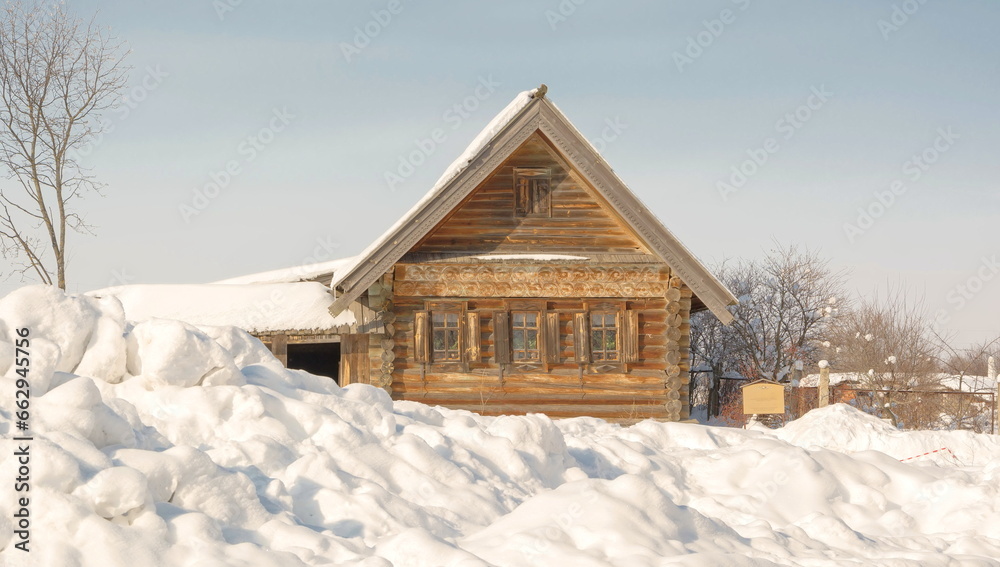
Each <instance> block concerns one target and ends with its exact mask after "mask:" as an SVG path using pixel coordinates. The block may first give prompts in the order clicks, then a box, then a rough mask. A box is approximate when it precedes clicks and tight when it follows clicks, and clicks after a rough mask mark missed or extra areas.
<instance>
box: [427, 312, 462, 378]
mask: <svg viewBox="0 0 1000 567" xmlns="http://www.w3.org/2000/svg"><path fill="white" fill-rule="evenodd" d="M424 311H426V313H427V330H426V332H427V363H428V364H430V365H432V367H434V368H435V369H437V370H440V371H443V372H467V371H468V369H469V360H468V359H469V357H468V355H467V353H466V349H467V348H468V346H469V345H468V338H467V337H466V334H467V332H468V325H469V318H468V313H469V311H468V302H466V301H425V302H424ZM440 314H443V315H445V320H446V321H447V317H448V316H449V315H454V316H455V319H456V321H457V326H455V327H446V328H444V329H443V330H445V331H448V330H454V331H455V333H456V334H457V339H458V349H457V353H458V358H446V359H441V358H438V356H436V353H437V351H435V349H434V335H435V333H436V332H438V331H440V330H442V328H440V327H435V326H434V317H435V315H440ZM446 338H447V334H446ZM446 350H447V351H450V350H452V349H446Z"/></svg>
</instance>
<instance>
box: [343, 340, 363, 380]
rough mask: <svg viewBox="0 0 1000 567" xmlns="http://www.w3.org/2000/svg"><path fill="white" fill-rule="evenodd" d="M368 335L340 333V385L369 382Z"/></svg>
mask: <svg viewBox="0 0 1000 567" xmlns="http://www.w3.org/2000/svg"><path fill="white" fill-rule="evenodd" d="M369 336H370V335H342V336H341V338H340V385H341V386H346V385H348V384H367V383H368V382H370V381H371V380H370V378H371V377H370V376H369V368H370V366H371V362H370V359H369V358H368V337H369Z"/></svg>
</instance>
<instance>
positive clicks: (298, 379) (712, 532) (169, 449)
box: [0, 287, 1000, 567]
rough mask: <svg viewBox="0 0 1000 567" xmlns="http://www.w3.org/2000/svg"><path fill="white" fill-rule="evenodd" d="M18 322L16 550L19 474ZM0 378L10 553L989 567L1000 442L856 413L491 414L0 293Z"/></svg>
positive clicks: (119, 562)
mask: <svg viewBox="0 0 1000 567" xmlns="http://www.w3.org/2000/svg"><path fill="white" fill-rule="evenodd" d="M22 327H28V328H30V329H31V341H32V342H31V354H30V356H31V368H32V371H31V384H32V390H31V393H32V418H31V419H32V420H31V433H32V434H33V435H34V441H33V442H32V443H31V463H32V473H31V477H32V478H31V506H32V508H31V514H32V532H31V533H32V537H31V549H32V551H31V552H30V553H25V552H23V551H21V550H19V549H16V548H15V547H14V546H13V543H14V540H13V537H12V535H11V534H12V531H13V526H12V523H11V519H12V516H13V513H14V510H13V506H14V502H15V494H14V491H13V483H12V482H9V481H10V480H11V479H12V478H13V476H14V472H13V471H16V467H15V464H16V463H15V460H14V457H13V456H12V455H13V453H14V451H15V449H16V443H15V442H14V441H12V440H11V438H12V437H13V436H14V435H17V434H18V432H17V431H16V429H15V422H14V416H13V412H12V410H13V407H12V403H11V401H10V400H11V398H12V395H11V392H13V391H14V387H15V386H14V378H15V374H14V365H13V346H12V345H13V337H14V333H15V331H16V329H18V328H22ZM0 375H3V376H4V378H2V383H0V388H2V391H3V392H4V394H3V398H2V399H3V400H4V401H5V403H4V404H3V405H2V407H0V434H2V435H3V439H2V447H0V451H2V453H0V455H2V456H0V471H3V475H4V479H3V481H2V483H0V486H2V488H0V493H2V494H0V564H3V565H10V566H17V565H44V566H74V565H86V566H95V567H96V566H101V567H105V566H112V567H115V566H124V567H141V566H146V565H149V566H159V565H163V566H206V567H207V566H220V565H246V566H282V567H285V566H300V565H358V566H368V567H387V566H393V565H394V566H407V567H410V566H412V567H417V566H456V567H458V566H461V567H474V566H478V567H482V566H491V565H495V566H528V565H546V566H552V565H572V566H584V567H587V566H606V565H615V566H628V567H634V566H657V565H667V564H670V565H677V564H679V565H734V566H735V565H740V566H745V565H761V566H766V565H812V566H814V565H856V564H877V565H941V566H945V565H948V566H952V565H970V566H972V565H976V566H979V565H983V566H985V565H997V564H1000V563H998V561H997V560H996V559H995V558H997V557H1000V493H998V491H1000V489H998V486H1000V482H998V481H1000V443H998V442H997V440H996V438H994V437H990V436H984V435H975V434H966V433H945V432H925V433H901V432H898V431H896V430H894V429H892V428H891V427H889V426H887V425H886V424H885V423H883V422H881V421H879V420H877V419H874V418H872V417H869V416H866V415H864V414H860V413H859V412H857V411H855V410H852V409H851V408H848V407H846V406H833V407H830V408H826V409H824V410H822V411H815V412H812V413H810V414H809V415H807V416H806V417H805V418H803V419H801V420H799V421H798V422H795V423H792V424H791V425H789V426H787V427H785V428H784V429H783V430H779V431H776V432H771V431H764V430H753V429H751V430H739V429H723V428H712V427H705V426H699V425H690V424H677V423H656V422H652V421H646V422H643V423H640V424H638V425H635V426H633V427H630V428H621V427H618V426H615V425H610V424H607V423H605V422H602V421H599V420H595V419H588V418H579V419H571V420H562V421H553V420H550V419H548V418H546V417H544V416H541V415H529V416H524V417H498V418H486V417H480V416H477V415H473V414H470V413H468V412H459V411H451V410H447V409H443V408H432V407H427V406H424V405H421V404H417V403H413V402H396V403H393V402H392V401H391V400H390V398H389V396H388V395H387V394H386V393H385V392H384V391H382V390H378V389H375V388H372V387H369V386H364V385H353V386H349V387H346V388H343V389H341V388H338V387H337V386H336V385H335V384H334V383H333V381H332V380H330V379H327V378H322V377H317V376H313V375H310V374H307V373H304V372H299V371H294V370H286V369H284V368H283V367H282V366H281V364H280V363H278V362H277V361H276V360H275V359H274V358H272V357H271V355H270V353H269V352H268V351H267V350H266V349H265V348H264V347H263V346H262V345H261V344H260V343H259V342H257V341H256V340H255V339H253V338H252V337H250V336H249V335H246V334H245V333H243V332H242V331H238V330H236V329H233V328H196V327H192V326H189V325H186V324H182V323H178V322H173V321H167V320H157V319H153V320H150V321H147V322H143V323H141V324H138V325H135V326H132V325H131V324H129V323H128V322H126V321H125V320H124V315H123V311H122V309H121V306H120V304H118V303H117V302H116V300H114V299H107V300H97V299H94V298H90V297H81V296H71V295H64V294H62V293H61V292H58V291H56V290H53V289H51V288H46V287H29V288H23V289H21V290H18V291H16V292H14V293H12V294H10V295H9V296H7V297H6V298H4V299H2V300H0ZM940 447H948V448H949V450H950V451H951V452H952V453H953V454H954V456H953V457H952V456H947V457H946V458H945V457H941V456H940V455H943V454H944V453H935V454H932V455H930V456H927V457H923V458H918V459H913V460H909V461H907V462H905V463H904V462H900V459H904V458H907V457H910V456H912V455H916V454H919V453H925V452H928V451H932V450H935V449H938V448H940Z"/></svg>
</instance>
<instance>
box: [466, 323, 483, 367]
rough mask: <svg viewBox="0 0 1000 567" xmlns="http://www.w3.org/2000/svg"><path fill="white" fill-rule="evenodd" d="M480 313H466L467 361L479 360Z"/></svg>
mask: <svg viewBox="0 0 1000 567" xmlns="http://www.w3.org/2000/svg"><path fill="white" fill-rule="evenodd" d="M479 337H480V334H479V313H471V312H470V313H466V314H465V361H466V362H479V357H480V344H479V343H480V341H479Z"/></svg>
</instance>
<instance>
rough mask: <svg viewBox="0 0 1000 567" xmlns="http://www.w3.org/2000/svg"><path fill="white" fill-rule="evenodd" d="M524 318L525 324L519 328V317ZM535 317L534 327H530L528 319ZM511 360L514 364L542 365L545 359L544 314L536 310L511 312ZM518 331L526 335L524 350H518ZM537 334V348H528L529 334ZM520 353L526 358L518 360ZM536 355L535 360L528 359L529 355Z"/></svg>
mask: <svg viewBox="0 0 1000 567" xmlns="http://www.w3.org/2000/svg"><path fill="white" fill-rule="evenodd" d="M519 316H520V317H523V318H524V319H523V321H524V322H523V323H522V324H521V325H520V326H519V325H518V323H517V318H518V317H519ZM529 316H530V317H534V319H535V324H534V326H528V325H527V320H528V317H529ZM509 317H510V359H511V361H512V362H513V363H514V364H541V363H542V362H543V361H544V359H545V349H544V348H543V345H544V339H543V338H542V332H544V327H543V325H542V314H541V312H539V311H535V310H520V309H518V310H511V311H510V316H509ZM518 331H520V332H522V333H524V348H522V349H518V348H517V334H518ZM532 331H533V332H534V333H535V348H534V349H531V348H528V344H529V340H528V334H529V333H530V332H532ZM519 352H523V353H525V355H526V357H525V358H518V357H517V355H518V353H519ZM532 352H533V353H534V354H535V357H534V358H527V355H528V354H529V353H532Z"/></svg>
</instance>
